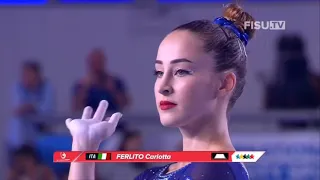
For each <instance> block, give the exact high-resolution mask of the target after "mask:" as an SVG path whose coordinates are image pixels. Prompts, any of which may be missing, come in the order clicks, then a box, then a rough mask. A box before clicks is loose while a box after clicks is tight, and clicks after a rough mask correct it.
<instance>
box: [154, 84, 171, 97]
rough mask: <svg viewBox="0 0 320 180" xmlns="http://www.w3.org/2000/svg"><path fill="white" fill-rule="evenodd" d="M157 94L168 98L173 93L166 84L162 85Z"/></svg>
mask: <svg viewBox="0 0 320 180" xmlns="http://www.w3.org/2000/svg"><path fill="white" fill-rule="evenodd" d="M158 92H159V93H160V94H162V95H164V96H169V95H170V94H172V93H173V88H172V86H170V85H168V84H162V85H161V86H160V88H159V91H158Z"/></svg>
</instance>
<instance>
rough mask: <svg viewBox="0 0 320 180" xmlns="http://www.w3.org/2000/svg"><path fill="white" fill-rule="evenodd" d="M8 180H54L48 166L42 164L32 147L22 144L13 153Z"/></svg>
mask: <svg viewBox="0 0 320 180" xmlns="http://www.w3.org/2000/svg"><path fill="white" fill-rule="evenodd" d="M12 160H13V161H12V162H11V163H12V164H11V168H10V172H9V178H8V180H44V179H45V180H55V179H56V178H55V175H54V173H53V172H52V171H51V169H50V168H48V167H46V166H44V165H42V164H41V163H40V161H39V159H38V157H37V152H36V151H35V149H34V148H32V147H31V146H28V145H23V146H22V147H21V148H19V149H18V150H16V151H15V152H14V153H13V158H12Z"/></svg>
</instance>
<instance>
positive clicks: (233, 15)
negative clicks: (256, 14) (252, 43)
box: [223, 4, 255, 39]
mask: <svg viewBox="0 0 320 180" xmlns="http://www.w3.org/2000/svg"><path fill="white" fill-rule="evenodd" d="M223 17H224V18H226V19H228V20H230V21H233V22H234V24H235V25H236V26H237V28H238V29H239V30H240V31H242V32H244V33H246V34H248V36H249V39H251V38H252V37H253V36H254V33H255V29H254V28H252V27H246V28H245V27H244V24H245V22H246V21H252V22H254V21H255V20H254V18H253V17H252V16H251V15H250V14H249V13H247V12H245V11H244V10H243V9H242V8H241V7H240V6H239V5H237V4H228V5H226V6H225V10H224V12H223Z"/></svg>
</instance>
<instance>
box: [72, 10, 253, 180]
mask: <svg viewBox="0 0 320 180" xmlns="http://www.w3.org/2000/svg"><path fill="white" fill-rule="evenodd" d="M246 21H254V18H253V17H252V16H251V15H250V14H249V13H247V12H245V11H244V10H243V9H242V8H241V7H239V6H238V5H236V4H230V5H228V6H226V7H225V10H224V13H223V17H218V18H216V19H215V20H214V21H212V20H195V21H191V22H189V23H186V24H183V25H180V26H178V27H177V28H175V29H174V30H172V31H171V32H170V33H169V34H168V35H167V36H166V37H165V38H164V39H163V41H162V42H161V44H160V46H159V49H158V54H157V58H156V61H155V73H154V74H155V76H156V80H155V85H154V95H155V99H156V105H157V110H158V113H159V116H160V122H161V123H162V125H164V126H166V127H175V128H178V129H179V130H180V132H181V134H182V137H183V151H235V148H234V146H233V144H232V141H231V138H230V134H229V128H228V122H229V121H228V116H229V115H228V114H229V112H230V110H231V109H232V107H233V106H234V104H235V103H236V101H237V99H238V98H239V97H240V96H241V94H242V92H243V89H244V86H245V79H246V78H245V77H246V70H247V68H246V63H247V53H246V45H247V44H248V41H249V40H251V38H252V37H253V35H254V33H255V30H254V29H251V28H244V23H245V22H246ZM107 108H108V102H107V101H101V102H100V104H99V106H98V108H97V110H96V112H95V113H94V114H93V112H92V108H90V107H86V108H85V109H84V110H83V114H82V117H81V119H67V120H66V126H67V127H68V129H69V130H70V133H71V134H72V136H73V142H72V150H73V151H86V150H87V151H94V150H97V149H98V148H99V144H100V143H101V142H102V141H103V140H104V139H105V138H108V137H110V136H111V135H112V134H113V133H114V131H115V128H116V126H117V124H118V122H119V119H120V118H121V117H122V114H121V113H114V114H112V116H111V117H107V119H106V118H105V113H106V111H107ZM154 140H155V141H156V140H157V135H156V134H155V136H154ZM120 171H121V170H120ZM94 172H95V163H76V162H73V163H71V166H70V172H69V180H74V179H79V178H84V179H94ZM135 179H136V180H145V179H168V180H174V179H197V180H213V179H219V180H220V179H221V180H248V179H249V175H248V172H247V170H246V168H245V167H244V165H243V164H242V163H205V162H176V163H171V164H168V165H165V166H162V167H154V168H151V169H147V170H145V171H144V172H143V173H141V174H140V175H139V176H138V177H136V178H135Z"/></svg>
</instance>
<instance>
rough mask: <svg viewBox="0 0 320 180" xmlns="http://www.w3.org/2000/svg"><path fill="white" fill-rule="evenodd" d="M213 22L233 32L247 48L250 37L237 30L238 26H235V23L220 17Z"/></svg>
mask: <svg viewBox="0 0 320 180" xmlns="http://www.w3.org/2000/svg"><path fill="white" fill-rule="evenodd" d="M213 22H214V23H215V24H218V25H220V26H222V27H225V28H228V29H230V30H232V31H233V32H234V33H235V34H236V36H237V37H238V38H239V39H240V40H241V41H242V42H243V43H244V45H245V46H246V45H247V44H248V41H249V35H248V34H247V33H243V32H241V31H240V30H239V29H238V28H237V26H236V25H235V24H234V22H233V21H230V20H228V19H226V18H224V17H218V18H216V19H215V20H214V21H213Z"/></svg>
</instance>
